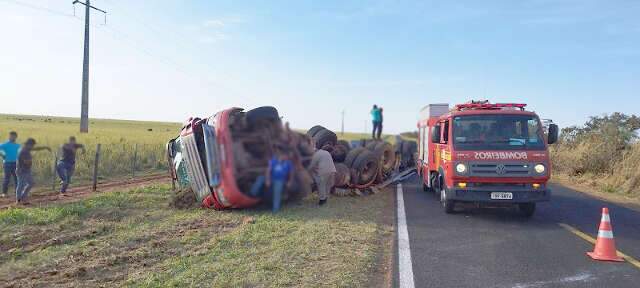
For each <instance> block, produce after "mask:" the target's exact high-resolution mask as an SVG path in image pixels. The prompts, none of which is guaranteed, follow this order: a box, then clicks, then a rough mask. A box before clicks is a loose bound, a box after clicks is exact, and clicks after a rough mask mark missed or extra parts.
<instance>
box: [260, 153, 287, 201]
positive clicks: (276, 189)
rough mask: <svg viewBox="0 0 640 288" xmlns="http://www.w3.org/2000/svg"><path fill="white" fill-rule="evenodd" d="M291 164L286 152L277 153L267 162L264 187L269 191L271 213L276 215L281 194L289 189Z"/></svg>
mask: <svg viewBox="0 0 640 288" xmlns="http://www.w3.org/2000/svg"><path fill="white" fill-rule="evenodd" d="M292 168H293V164H292V163H291V160H290V159H289V154H288V153H287V152H278V153H276V155H274V156H273V158H271V160H270V161H269V167H268V168H267V173H266V175H265V186H266V188H267V189H270V190H271V198H272V211H273V213H276V212H278V211H279V210H280V207H281V205H282V193H283V191H284V189H285V187H286V188H287V189H289V188H290V187H291V174H293V173H291V170H292Z"/></svg>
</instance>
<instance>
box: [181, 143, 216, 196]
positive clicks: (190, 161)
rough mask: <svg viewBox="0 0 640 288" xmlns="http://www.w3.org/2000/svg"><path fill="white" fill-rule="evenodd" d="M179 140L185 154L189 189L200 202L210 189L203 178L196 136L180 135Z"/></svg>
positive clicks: (208, 193)
mask: <svg viewBox="0 0 640 288" xmlns="http://www.w3.org/2000/svg"><path fill="white" fill-rule="evenodd" d="M180 142H181V143H182V145H183V146H182V150H183V151H186V153H182V155H183V156H186V158H185V160H187V161H186V163H187V169H186V170H187V175H188V176H189V179H190V180H191V181H190V184H191V189H192V190H193V193H195V194H196V198H197V199H198V202H202V200H204V199H205V198H206V197H207V196H209V195H211V190H210V188H209V185H208V184H207V179H206V178H205V177H206V176H205V172H204V168H203V167H202V162H201V161H200V153H198V147H197V144H196V138H195V136H194V134H193V133H191V134H188V135H183V136H180Z"/></svg>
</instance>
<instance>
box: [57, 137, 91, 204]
mask: <svg viewBox="0 0 640 288" xmlns="http://www.w3.org/2000/svg"><path fill="white" fill-rule="evenodd" d="M78 149H82V153H84V152H85V150H84V145H82V144H78V143H76V137H73V136H71V137H69V142H68V143H65V144H63V145H62V147H60V153H61V154H62V158H61V159H60V160H59V161H58V163H57V164H56V172H58V176H60V194H63V195H64V193H65V192H67V187H69V183H70V182H71V176H73V172H74V171H75V167H76V152H77V151H78Z"/></svg>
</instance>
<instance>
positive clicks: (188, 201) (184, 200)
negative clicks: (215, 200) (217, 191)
mask: <svg viewBox="0 0 640 288" xmlns="http://www.w3.org/2000/svg"><path fill="white" fill-rule="evenodd" d="M169 205H171V207H174V208H177V209H191V208H197V207H200V204H199V203H198V199H196V195H195V193H193V191H192V190H191V189H183V190H179V191H176V193H175V194H174V195H173V197H172V198H171V203H169Z"/></svg>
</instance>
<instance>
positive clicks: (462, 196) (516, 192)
mask: <svg viewBox="0 0 640 288" xmlns="http://www.w3.org/2000/svg"><path fill="white" fill-rule="evenodd" d="M446 197H447V200H453V201H459V202H477V203H496V204H497V203H531V202H545V201H550V200H551V189H549V188H548V187H546V186H541V187H539V188H533V187H531V186H530V185H526V186H521V185H514V186H511V185H508V186H485V187H465V188H461V187H452V188H447V191H446Z"/></svg>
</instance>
